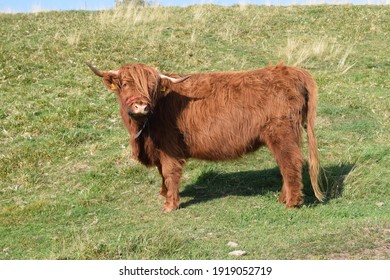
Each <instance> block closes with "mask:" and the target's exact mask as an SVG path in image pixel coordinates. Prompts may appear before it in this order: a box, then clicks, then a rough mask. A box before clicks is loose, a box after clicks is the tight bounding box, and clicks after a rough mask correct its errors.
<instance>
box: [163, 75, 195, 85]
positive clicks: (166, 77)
mask: <svg viewBox="0 0 390 280" xmlns="http://www.w3.org/2000/svg"><path fill="white" fill-rule="evenodd" d="M189 77H190V76H185V77H182V78H177V79H176V78H172V77H168V76H165V75H163V74H160V78H161V79H168V80H170V81H171V82H172V83H174V84H177V83H181V82H184V81H185V80H187V79H188V78H189Z"/></svg>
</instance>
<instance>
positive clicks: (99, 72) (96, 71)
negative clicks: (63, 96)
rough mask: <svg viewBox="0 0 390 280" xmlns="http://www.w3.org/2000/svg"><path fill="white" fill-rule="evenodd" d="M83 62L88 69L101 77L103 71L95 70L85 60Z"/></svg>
mask: <svg viewBox="0 0 390 280" xmlns="http://www.w3.org/2000/svg"><path fill="white" fill-rule="evenodd" d="M85 64H87V66H88V67H89V69H91V70H92V72H93V73H95V74H96V75H97V76H99V77H103V72H101V71H99V70H97V69H96V68H95V67H94V66H93V65H92V64H91V63H89V62H86V63H85Z"/></svg>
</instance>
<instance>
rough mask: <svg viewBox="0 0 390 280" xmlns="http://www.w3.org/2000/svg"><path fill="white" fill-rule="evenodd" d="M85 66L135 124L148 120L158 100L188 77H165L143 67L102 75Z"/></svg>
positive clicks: (127, 66) (133, 67)
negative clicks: (174, 85) (111, 94)
mask: <svg viewBox="0 0 390 280" xmlns="http://www.w3.org/2000/svg"><path fill="white" fill-rule="evenodd" d="M87 65H88V67H89V68H90V69H91V70H92V71H93V72H94V73H95V74H96V75H97V76H99V77H102V78H103V83H104V84H105V86H106V87H107V88H108V89H109V90H111V91H113V92H116V93H117V95H118V98H119V102H120V103H121V105H122V106H123V108H127V112H128V114H129V115H130V117H131V118H132V119H133V120H135V121H143V120H145V119H147V118H148V116H149V115H150V114H152V112H153V108H154V107H155V106H156V103H157V101H158V99H159V98H160V97H162V96H164V95H165V94H166V88H168V87H170V86H171V85H172V84H176V83H180V82H183V81H185V80H186V79H188V77H189V76H187V77H183V78H178V79H176V78H172V77H168V76H165V75H162V74H160V73H159V72H158V71H156V70H155V69H153V68H151V67H149V66H147V65H145V64H126V65H124V66H122V67H121V68H120V69H118V70H114V71H112V70H111V71H105V72H101V71H99V70H97V69H96V68H95V67H93V66H92V65H91V64H90V63H87Z"/></svg>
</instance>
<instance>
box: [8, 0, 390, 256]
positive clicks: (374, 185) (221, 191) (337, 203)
mask: <svg viewBox="0 0 390 280" xmlns="http://www.w3.org/2000/svg"><path fill="white" fill-rule="evenodd" d="M0 20H1V25H0V37H1V44H0V104H1V106H0V124H1V125H0V145H1V150H0V224H1V227H0V259H121V258H123V259H124V258H129V259H228V258H234V257H231V256H228V252H229V250H230V248H229V247H227V246H226V244H227V243H228V242H229V241H235V242H238V243H239V244H240V249H242V250H245V251H247V253H248V254H247V255H246V256H244V258H247V259H340V258H341V259H344V258H345V259H389V257H390V249H389V248H390V246H389V238H390V201H389V197H390V171H389V170H390V169H389V166H390V146H389V143H390V133H389V131H390V119H389V116H390V112H389V110H390V97H389V92H390V56H389V46H390V7H389V6H329V5H323V6H306V7H304V6H289V7H262V6H233V7H220V6H213V5H201V6H192V7H188V8H172V7H171V8H164V7H149V8H136V7H129V8H128V9H127V8H126V9H117V10H111V11H101V12H82V11H77V12H48V13H37V14H16V15H7V14H0ZM85 61H90V62H92V63H93V64H95V65H96V66H97V67H98V68H100V69H102V70H108V69H115V68H117V67H119V66H120V65H121V64H124V63H127V62H143V63H147V64H150V65H153V66H155V67H158V68H159V69H161V70H162V71H166V72H176V73H190V72H196V71H220V70H241V69H254V68H259V67H263V66H265V65H268V64H270V63H271V64H273V63H278V62H279V61H285V62H286V63H288V64H291V65H297V66H301V67H304V68H306V69H308V70H309V71H310V72H311V73H312V74H313V76H314V77H315V79H316V81H317V83H318V85H319V105H318V112H317V115H318V118H317V126H316V133H317V137H318V144H319V148H320V155H321V163H322V168H323V171H324V173H325V175H326V177H327V181H326V183H325V186H326V189H327V192H328V198H329V199H328V201H327V202H326V203H323V204H318V203H316V202H315V199H314V198H313V195H312V193H311V192H310V187H309V180H308V176H307V172H306V171H305V174H304V179H305V185H306V186H305V192H306V204H305V206H304V207H303V208H302V209H299V210H292V211H291V210H286V209H284V207H283V206H282V205H279V204H278V203H277V196H278V194H279V192H280V189H281V183H282V182H281V177H280V175H279V171H278V169H277V167H276V164H275V162H274V160H273V158H272V156H271V155H270V154H269V152H268V151H267V150H266V149H262V150H259V151H258V152H256V153H254V154H251V155H249V156H247V157H245V158H243V159H241V160H238V161H234V162H223V163H207V162H201V161H190V162H189V163H188V165H187V167H186V170H185V174H184V178H183V182H182V185H181V195H182V203H183V207H182V209H180V210H179V211H176V212H174V213H171V214H169V215H164V214H162V213H160V212H159V210H160V206H161V203H162V201H161V200H160V199H159V198H158V191H159V187H160V178H159V175H158V172H156V170H154V169H146V168H144V167H142V166H141V165H139V164H138V163H136V162H133V161H132V160H130V157H129V155H130V151H129V149H130V148H129V146H128V135H127V132H126V131H125V129H124V128H123V126H122V124H121V122H120V119H119V117H118V108H117V103H116V98H115V97H114V95H113V94H111V93H109V92H108V91H107V90H106V89H105V88H104V86H103V84H102V83H101V81H100V80H99V79H97V77H96V76H94V75H93V74H92V73H91V72H90V71H89V69H88V68H87V67H86V66H85V64H84V62H85Z"/></svg>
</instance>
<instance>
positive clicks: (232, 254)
mask: <svg viewBox="0 0 390 280" xmlns="http://www.w3.org/2000/svg"><path fill="white" fill-rule="evenodd" d="M244 255H246V252H245V251H242V250H237V251H232V252H230V253H229V256H237V257H240V256H244Z"/></svg>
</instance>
